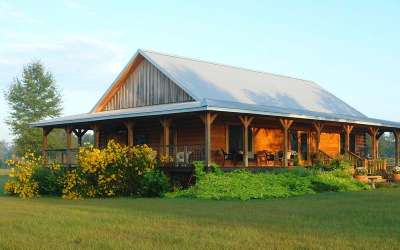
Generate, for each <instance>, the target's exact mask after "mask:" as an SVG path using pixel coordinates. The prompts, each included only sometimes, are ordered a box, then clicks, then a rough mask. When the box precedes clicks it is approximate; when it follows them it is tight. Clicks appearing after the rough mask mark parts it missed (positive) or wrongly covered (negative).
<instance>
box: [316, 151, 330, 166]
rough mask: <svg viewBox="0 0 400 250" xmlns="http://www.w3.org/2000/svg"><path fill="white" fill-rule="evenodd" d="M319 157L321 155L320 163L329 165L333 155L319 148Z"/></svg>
mask: <svg viewBox="0 0 400 250" xmlns="http://www.w3.org/2000/svg"><path fill="white" fill-rule="evenodd" d="M319 157H320V163H321V164H322V165H329V164H331V162H332V160H333V157H332V156H330V155H329V154H327V153H326V152H324V151H322V150H319Z"/></svg>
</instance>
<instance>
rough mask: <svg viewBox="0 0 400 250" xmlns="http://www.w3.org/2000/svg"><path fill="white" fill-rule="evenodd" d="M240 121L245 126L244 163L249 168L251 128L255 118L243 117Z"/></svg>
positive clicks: (240, 117)
mask: <svg viewBox="0 0 400 250" xmlns="http://www.w3.org/2000/svg"><path fill="white" fill-rule="evenodd" d="M239 119H240V121H241V122H242V125H243V163H244V166H245V167H248V166H249V126H250V124H251V122H252V121H253V120H254V117H249V116H241V115H239Z"/></svg>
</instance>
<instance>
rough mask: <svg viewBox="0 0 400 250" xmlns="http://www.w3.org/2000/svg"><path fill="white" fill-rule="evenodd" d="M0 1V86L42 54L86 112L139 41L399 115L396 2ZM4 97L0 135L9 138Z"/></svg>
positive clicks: (71, 104)
mask: <svg viewBox="0 0 400 250" xmlns="http://www.w3.org/2000/svg"><path fill="white" fill-rule="evenodd" d="M111 2H114V1H40V3H39V2H38V1H31V2H29V1H2V0H0V91H1V92H3V91H4V89H6V88H7V87H8V86H9V84H10V83H11V81H12V79H13V78H14V77H15V76H18V75H19V74H20V72H21V70H22V67H23V65H24V64H26V63H28V62H30V61H32V60H34V59H40V60H41V61H42V62H43V63H44V64H45V65H46V67H47V68H48V69H49V70H50V71H51V72H53V74H54V76H55V78H56V80H57V84H58V86H59V87H60V89H61V90H62V93H63V100H64V114H75V113H84V112H88V111H89V110H90V109H91V108H92V107H93V105H94V104H95V103H96V101H97V99H98V98H99V97H100V96H101V95H102V93H103V92H104V91H105V90H106V88H107V87H108V86H109V85H110V84H111V82H112V81H113V79H114V78H115V77H116V75H117V74H118V72H119V71H120V70H121V69H122V67H123V66H124V65H125V63H126V62H127V61H128V60H129V58H130V57H131V56H132V55H133V54H134V53H135V51H136V50H137V49H138V48H144V49H151V50H156V51H161V52H167V53H172V54H178V55H183V56H188V57H195V58H199V59H204V60H210V61H215V62H220V63H225V64H231V65H236V66H242V67H246V68H252V69H256V70H262V71H266V72H271V73H279V74H284V75H289V76H294V77H299V78H303V79H307V80H312V81H315V82H317V83H318V84H320V85H321V86H323V87H324V88H326V89H328V90H329V91H330V92H332V93H333V94H335V95H337V96H338V97H339V98H341V99H343V100H344V101H346V102H348V103H349V104H350V105H352V106H353V107H355V108H356V109H358V110H360V111H361V112H363V113H364V114H366V115H368V116H371V117H375V118H381V119H389V120H397V121H400V100H399V94H400V74H399V66H400V49H399V46H400V32H399V29H398V24H399V23H400V15H399V14H398V13H400V1H367V0H364V1H361V0H360V1H356V0H355V1H338V0H336V1H263V2H262V3H261V1H241V2H235V1H218V3H215V2H214V1H162V2H161V1H137V2H133V1H115V2H117V3H111ZM7 114H8V110H7V105H6V103H5V101H4V97H3V95H1V96H0V140H7V141H10V140H11V138H12V137H11V135H10V134H9V132H8V128H7V127H6V125H5V124H4V120H5V119H6V117H7Z"/></svg>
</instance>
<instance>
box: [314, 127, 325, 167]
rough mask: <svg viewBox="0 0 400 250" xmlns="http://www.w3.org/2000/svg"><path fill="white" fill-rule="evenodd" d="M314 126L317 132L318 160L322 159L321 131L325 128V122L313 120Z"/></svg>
mask: <svg viewBox="0 0 400 250" xmlns="http://www.w3.org/2000/svg"><path fill="white" fill-rule="evenodd" d="M313 126H314V128H315V131H316V132H317V138H316V150H317V160H318V161H319V160H320V159H321V154H320V148H319V145H320V143H321V132H322V130H323V129H324V124H323V123H322V122H313Z"/></svg>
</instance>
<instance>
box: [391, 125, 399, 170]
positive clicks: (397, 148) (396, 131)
mask: <svg viewBox="0 0 400 250" xmlns="http://www.w3.org/2000/svg"><path fill="white" fill-rule="evenodd" d="M393 135H394V141H395V144H394V145H395V151H394V152H395V155H394V165H395V166H399V157H400V156H399V153H400V145H399V142H400V130H394V131H393Z"/></svg>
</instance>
